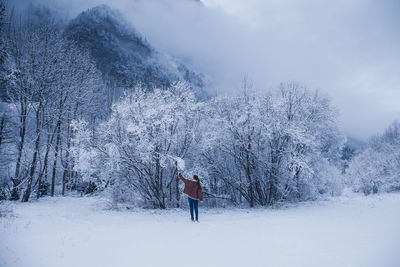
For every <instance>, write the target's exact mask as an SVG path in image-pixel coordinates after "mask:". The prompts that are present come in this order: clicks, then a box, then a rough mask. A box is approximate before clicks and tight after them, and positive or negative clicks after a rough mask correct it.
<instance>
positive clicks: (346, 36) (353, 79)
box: [13, 0, 400, 139]
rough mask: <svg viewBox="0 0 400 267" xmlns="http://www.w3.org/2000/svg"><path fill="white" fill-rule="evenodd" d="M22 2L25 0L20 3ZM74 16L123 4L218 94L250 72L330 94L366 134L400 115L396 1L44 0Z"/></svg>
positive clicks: (346, 120)
mask: <svg viewBox="0 0 400 267" xmlns="http://www.w3.org/2000/svg"><path fill="white" fill-rule="evenodd" d="M13 2H15V3H16V5H19V6H21V5H24V4H26V3H27V1H24V0H14V1H13ZM34 3H37V4H47V5H49V6H51V7H52V8H53V9H55V10H58V11H59V12H60V13H61V12H62V13H63V14H66V16H69V17H73V16H75V15H77V14H78V13H79V12H80V11H82V10H84V9H87V8H90V7H93V6H95V5H98V4H103V3H105V4H108V5H110V6H112V7H114V8H117V9H119V10H120V11H121V12H122V13H123V14H124V16H125V17H126V18H127V19H128V20H129V21H130V22H132V24H133V25H134V26H135V28H136V29H137V30H138V31H139V32H140V33H142V34H143V36H145V37H146V38H147V39H148V40H149V42H150V43H151V44H153V45H154V46H155V47H156V48H157V49H159V50H162V51H165V52H168V53H170V54H172V55H175V56H177V57H179V58H180V59H182V60H184V61H185V62H187V63H188V64H189V65H191V66H192V67H193V68H194V69H197V70H198V71H201V72H203V73H205V74H206V75H208V76H209V77H210V79H211V80H212V81H213V82H214V83H213V89H212V90H217V91H229V90H235V89H236V88H239V87H240V81H241V79H242V77H243V75H244V74H247V75H248V76H250V77H251V78H252V80H253V82H254V85H255V87H257V88H259V89H265V90H267V89H270V88H271V87H274V86H276V85H277V84H278V83H279V82H281V81H287V80H296V81H298V82H300V83H302V84H305V85H307V86H308V87H310V88H312V89H314V88H318V89H321V90H323V91H326V92H328V94H329V95H330V96H331V97H332V99H333V101H334V104H336V105H337V106H338V108H339V109H340V111H341V116H340V124H341V127H342V128H343V130H344V131H345V132H346V133H347V134H349V135H351V136H355V137H358V138H362V139H366V138H367V137H369V136H371V135H373V134H375V133H377V132H380V131H383V130H384V128H386V127H387V126H388V125H389V124H390V122H392V121H393V120H395V119H397V120H400V105H399V104H398V103H399V102H400V75H399V70H400V46H399V45H398V44H399V43H400V42H399V41H400V40H399V39H400V20H398V14H399V11H400V2H399V1H396V0H387V1H379V0H337V1H319V0H303V1H296V0H269V1H263V0H247V1H242V0H202V3H203V4H201V3H199V2H198V1H194V0H104V1H101V0H87V1H79V0H58V1H50V0H36V1H34Z"/></svg>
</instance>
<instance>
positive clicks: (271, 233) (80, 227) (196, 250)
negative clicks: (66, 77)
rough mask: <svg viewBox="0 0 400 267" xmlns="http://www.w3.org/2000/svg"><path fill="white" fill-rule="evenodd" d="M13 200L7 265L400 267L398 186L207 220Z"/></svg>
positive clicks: (205, 214) (3, 244) (4, 238)
mask: <svg viewBox="0 0 400 267" xmlns="http://www.w3.org/2000/svg"><path fill="white" fill-rule="evenodd" d="M6 205H9V207H8V208H9V209H10V210H12V214H11V215H8V216H6V217H2V218H0V266H1V267H27V266H31V267H63V266H68V267H79V266H82V267H90V266H96V267H101V266H107V267H108V266H114V267H124V266H130V267H131V266H139V267H142V266H176V267H177V266H272V267H273V266H297V267H298V266H307V267H311V266H318V267H329V266H332V267H337V266H341V267H346V266H360V267H368V266H371V267H372V266H374V267H398V266H400V194H387V195H380V196H373V197H363V196H360V195H356V196H355V195H351V196H348V197H341V198H338V199H336V200H331V201H324V202H315V203H303V204H299V205H298V206H296V207H289V208H286V209H279V210H271V209H255V210H239V209H235V210H221V209H218V210H208V211H204V210H200V212H201V213H200V220H201V222H200V223H192V222H190V221H189V220H188V217H189V216H188V212H187V211H186V210H169V211H159V210H157V211H143V210H138V211H132V210H126V211H115V210H109V209H108V207H109V206H110V205H109V203H108V202H107V201H106V200H104V199H100V198H97V197H93V198H71V197H65V198H54V199H51V198H46V199H42V200H40V201H38V202H32V203H17V204H15V203H13V204H9V203H8V204H7V203H6ZM2 208H3V209H4V205H3V207H2Z"/></svg>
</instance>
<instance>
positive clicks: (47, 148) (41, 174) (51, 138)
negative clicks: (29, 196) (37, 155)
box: [36, 127, 57, 199]
mask: <svg viewBox="0 0 400 267" xmlns="http://www.w3.org/2000/svg"><path fill="white" fill-rule="evenodd" d="M56 131H57V127H55V128H54V131H53V134H52V135H51V137H50V134H49V136H48V138H47V146H46V154H45V156H44V164H43V169H42V170H41V171H40V174H39V178H38V191H37V194H36V198H37V199H39V198H40V187H41V185H42V178H43V174H44V173H45V172H47V165H48V161H49V153H50V147H51V144H52V143H53V139H54V136H55V134H56Z"/></svg>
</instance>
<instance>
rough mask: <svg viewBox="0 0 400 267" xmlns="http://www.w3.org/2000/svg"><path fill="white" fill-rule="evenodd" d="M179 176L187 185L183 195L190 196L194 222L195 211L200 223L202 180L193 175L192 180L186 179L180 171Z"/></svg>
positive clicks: (191, 214)
mask: <svg viewBox="0 0 400 267" xmlns="http://www.w3.org/2000/svg"><path fill="white" fill-rule="evenodd" d="M178 176H179V178H180V179H181V180H182V182H183V183H184V184H185V189H184V190H183V193H184V194H185V195H187V196H188V202H189V207H190V216H191V219H192V222H194V221H195V218H194V216H193V209H194V212H195V215H196V222H199V201H200V203H203V190H202V188H201V184H200V179H199V177H198V176H197V175H193V179H192V180H188V179H185V178H184V177H183V176H182V174H181V172H180V171H178Z"/></svg>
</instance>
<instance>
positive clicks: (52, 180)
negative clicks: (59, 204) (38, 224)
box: [51, 117, 61, 197]
mask: <svg viewBox="0 0 400 267" xmlns="http://www.w3.org/2000/svg"><path fill="white" fill-rule="evenodd" d="M60 143H61V118H60V117H59V118H58V121H57V140H56V148H55V151H54V163H53V172H52V176H51V196H52V197H54V189H55V184H56V173H57V159H58V150H59V147H60Z"/></svg>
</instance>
